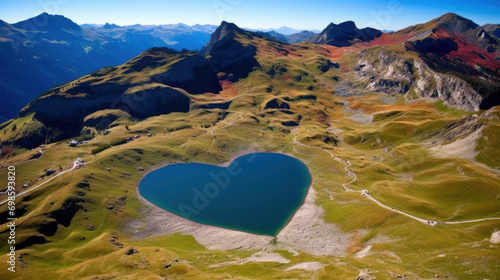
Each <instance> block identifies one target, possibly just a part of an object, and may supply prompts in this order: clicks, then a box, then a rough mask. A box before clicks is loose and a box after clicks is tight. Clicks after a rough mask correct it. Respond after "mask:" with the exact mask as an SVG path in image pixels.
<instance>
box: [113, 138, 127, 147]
mask: <svg viewBox="0 0 500 280" xmlns="http://www.w3.org/2000/svg"><path fill="white" fill-rule="evenodd" d="M125 143H127V138H122V139H119V140H115V141H113V142H111V146H119V145H122V144H125Z"/></svg>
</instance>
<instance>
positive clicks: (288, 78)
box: [280, 75, 290, 81]
mask: <svg viewBox="0 0 500 280" xmlns="http://www.w3.org/2000/svg"><path fill="white" fill-rule="evenodd" d="M280 78H281V79H282V80H285V81H288V80H290V75H281V77H280Z"/></svg>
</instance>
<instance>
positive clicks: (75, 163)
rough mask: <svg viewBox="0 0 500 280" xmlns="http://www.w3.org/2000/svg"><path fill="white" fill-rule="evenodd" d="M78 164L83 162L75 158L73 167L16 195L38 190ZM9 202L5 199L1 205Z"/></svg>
mask: <svg viewBox="0 0 500 280" xmlns="http://www.w3.org/2000/svg"><path fill="white" fill-rule="evenodd" d="M78 164H81V163H79V162H77V161H76V160H75V161H74V162H73V167H71V168H70V169H68V170H65V171H63V172H60V173H57V174H56V175H54V176H53V177H51V178H50V179H48V180H47V181H45V182H43V183H41V184H39V185H37V186H35V187H32V188H30V189H28V190H26V191H24V192H21V193H18V194H16V197H19V196H22V195H24V194H27V193H30V192H32V191H34V190H36V189H38V188H40V187H42V186H44V185H45V184H47V183H48V182H50V181H52V180H54V179H55V178H57V177H59V176H61V175H63V174H65V173H68V172H70V171H73V170H75V169H76V168H77V166H78ZM7 202H8V200H7V199H6V200H4V201H2V202H0V205H3V204H5V203H7Z"/></svg>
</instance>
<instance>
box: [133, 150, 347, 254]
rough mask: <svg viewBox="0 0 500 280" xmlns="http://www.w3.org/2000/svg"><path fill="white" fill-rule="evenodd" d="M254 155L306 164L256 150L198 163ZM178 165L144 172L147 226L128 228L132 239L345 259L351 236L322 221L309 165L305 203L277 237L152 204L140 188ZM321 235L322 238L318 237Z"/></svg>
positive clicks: (322, 211) (321, 211)
mask: <svg viewBox="0 0 500 280" xmlns="http://www.w3.org/2000/svg"><path fill="white" fill-rule="evenodd" d="M252 153H279V154H283V155H287V156H290V157H292V158H294V159H297V160H299V161H300V162H302V163H303V161H302V160H301V159H299V158H297V157H295V156H294V155H291V154H288V153H284V152H268V151H259V150H257V149H255V148H250V149H243V150H240V151H237V152H235V153H232V154H231V156H230V160H229V161H227V162H224V163H219V164H213V163H205V162H196V163H202V164H211V165H216V166H220V167H227V166H228V165H229V164H231V163H232V162H233V161H234V160H235V159H237V158H239V157H242V156H246V155H249V154H252ZM177 163H186V162H168V163H160V164H159V165H158V166H154V167H153V168H150V169H149V170H148V171H147V172H144V174H143V176H142V177H141V180H140V181H139V183H137V185H136V192H137V195H138V198H139V201H140V203H141V204H142V205H143V206H144V207H145V208H144V209H143V210H142V211H141V212H142V213H143V214H144V216H145V222H143V223H141V222H140V221H131V222H130V223H129V224H128V225H127V227H128V228H129V230H128V231H129V232H130V231H132V234H131V238H132V239H144V238H148V237H152V236H160V235H169V234H173V233H181V234H186V235H192V236H193V237H194V238H195V239H196V241H197V242H198V243H199V244H201V245H203V246H205V247H206V248H208V249H213V250H233V249H278V248H280V249H285V250H300V251H304V252H308V253H312V254H316V255H336V256H341V255H344V254H345V247H346V246H347V244H348V242H349V238H348V235H347V234H345V233H342V232H341V231H340V229H339V228H338V226H336V225H334V224H327V223H325V222H324V220H323V219H322V217H323V216H324V214H325V213H324V210H323V209H322V208H321V207H318V206H316V205H315V199H316V191H315V190H314V177H313V176H312V173H311V170H310V168H309V167H308V166H307V165H306V164H305V163H303V164H304V165H305V166H306V167H307V170H308V172H309V175H310V177H311V184H310V185H309V187H308V188H307V192H306V194H305V197H304V199H303V201H302V203H301V204H300V206H299V207H298V208H297V209H296V210H295V211H294V212H293V213H292V214H291V215H290V218H288V221H287V223H286V224H285V225H284V226H283V227H282V228H281V229H280V231H279V232H278V234H277V235H276V237H273V236H268V235H259V234H254V233H248V232H244V231H239V230H233V229H227V228H220V227H216V226H211V225H206V224H200V223H197V222H194V221H191V220H188V219H185V218H183V217H180V216H178V215H176V214H173V213H171V212H169V211H167V210H165V209H163V208H161V207H159V206H157V205H155V204H153V203H151V202H149V201H148V200H147V199H145V198H144V197H143V196H142V195H141V194H140V192H139V184H140V182H141V181H142V179H143V178H144V177H145V176H147V175H148V174H150V173H151V172H153V171H156V170H158V169H160V168H163V167H165V166H168V165H172V164H177ZM190 163H191V162H190ZM193 163H194V162H193ZM313 226H314V228H313ZM320 229H322V230H320ZM318 233H319V234H320V236H315V235H316V234H318ZM275 238H277V241H278V244H276V245H273V244H271V243H272V241H273V239H275ZM312 239H315V240H312ZM333 240H335V241H336V242H334V244H333V243H332V241H333Z"/></svg>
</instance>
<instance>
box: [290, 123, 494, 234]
mask: <svg viewBox="0 0 500 280" xmlns="http://www.w3.org/2000/svg"><path fill="white" fill-rule="evenodd" d="M314 129H317V127H316V128H311V129H308V130H307V131H305V132H303V133H301V134H297V135H295V137H294V138H293V141H294V143H295V144H297V145H300V146H303V147H307V148H310V149H320V150H322V151H324V152H326V153H328V154H329V155H330V157H331V158H333V159H335V160H337V161H339V159H338V158H337V157H335V156H334V155H333V154H332V152H330V151H329V150H327V149H325V148H320V147H313V146H309V145H306V144H303V143H301V142H300V141H298V140H297V137H298V136H300V135H302V134H305V133H307V132H309V131H311V130H314ZM294 151H295V152H297V150H295V148H294ZM297 153H299V152H297ZM344 164H345V167H344V170H345V172H346V174H347V176H349V177H351V180H349V181H348V182H347V183H344V184H342V187H343V188H344V190H345V191H346V192H357V193H360V194H361V195H362V196H364V197H366V198H368V199H370V200H371V201H373V202H375V204H377V205H378V206H380V207H382V208H385V209H387V210H390V211H393V212H396V213H399V214H401V215H405V216H407V217H409V218H411V219H414V220H416V221H419V222H421V223H424V224H427V225H430V226H435V225H437V224H450V225H451V224H466V223H476V222H482V221H489V220H500V217H491V218H483V219H476V220H465V221H458V222H445V221H437V220H427V219H422V218H419V217H417V216H414V215H411V214H409V213H406V212H403V211H400V210H397V209H394V208H393V207H390V206H387V205H385V204H383V203H381V202H380V201H378V200H376V199H375V198H374V197H372V196H371V195H370V193H369V192H368V191H367V190H362V191H357V190H353V189H351V188H349V187H347V185H349V184H350V183H352V182H354V181H355V180H357V176H356V173H355V172H353V171H351V170H350V169H349V167H350V166H351V162H350V161H348V160H344ZM457 169H458V171H459V172H460V173H461V174H462V175H465V174H464V172H462V170H461V169H459V168H457Z"/></svg>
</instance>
